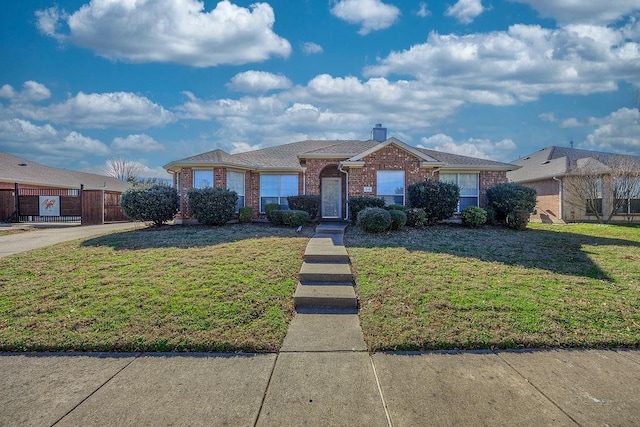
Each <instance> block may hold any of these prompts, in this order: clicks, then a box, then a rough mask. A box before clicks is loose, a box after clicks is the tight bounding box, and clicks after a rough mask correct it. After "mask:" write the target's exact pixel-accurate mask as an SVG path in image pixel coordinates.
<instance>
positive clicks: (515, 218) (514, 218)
mask: <svg viewBox="0 0 640 427" xmlns="http://www.w3.org/2000/svg"><path fill="white" fill-rule="evenodd" d="M529 215H530V214H529V211H520V210H515V211H513V212H510V213H509V215H507V227H509V228H511V229H513V230H525V229H526V228H527V224H529Z"/></svg>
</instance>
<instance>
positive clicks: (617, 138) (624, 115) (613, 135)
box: [580, 108, 640, 156]
mask: <svg viewBox="0 0 640 427" xmlns="http://www.w3.org/2000/svg"><path fill="white" fill-rule="evenodd" d="M589 123H590V124H595V125H596V126H597V128H596V129H595V130H594V131H593V132H591V133H590V134H589V135H588V136H587V138H586V140H585V141H584V143H582V144H580V146H581V148H587V149H592V150H598V151H611V152H615V153H626V154H633V155H636V156H640V113H639V112H638V110H636V109H631V108H621V109H619V110H617V111H614V112H613V113H611V114H609V115H608V116H606V117H602V118H593V117H592V118H590V119H589Z"/></svg>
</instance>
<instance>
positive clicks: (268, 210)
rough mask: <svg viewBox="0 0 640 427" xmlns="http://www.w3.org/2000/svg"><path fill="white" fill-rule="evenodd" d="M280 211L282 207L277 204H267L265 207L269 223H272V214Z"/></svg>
mask: <svg viewBox="0 0 640 427" xmlns="http://www.w3.org/2000/svg"><path fill="white" fill-rule="evenodd" d="M279 210H280V205H279V204H277V203H267V204H266V205H264V212H265V213H266V214H267V219H268V220H269V222H272V221H271V218H270V216H271V213H272V212H273V211H279Z"/></svg>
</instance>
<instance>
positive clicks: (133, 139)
mask: <svg viewBox="0 0 640 427" xmlns="http://www.w3.org/2000/svg"><path fill="white" fill-rule="evenodd" d="M111 148H112V149H113V150H114V151H144V152H153V151H164V146H163V145H162V144H160V143H159V142H158V141H156V140H155V139H153V138H152V137H150V136H149V135H147V134H144V133H143V134H140V135H129V136H127V137H125V138H121V137H117V138H114V139H113V141H112V142H111Z"/></svg>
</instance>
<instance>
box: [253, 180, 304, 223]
mask: <svg viewBox="0 0 640 427" xmlns="http://www.w3.org/2000/svg"><path fill="white" fill-rule="evenodd" d="M263 176H277V177H278V195H277V196H272V195H264V194H263V193H262V190H263V187H262V177H263ZM282 176H295V177H296V192H295V194H293V195H299V194H300V191H299V188H300V176H299V175H298V174H297V173H264V174H260V178H259V182H260V191H259V196H258V208H259V209H260V213H261V214H262V213H265V212H264V211H263V210H262V198H263V197H277V198H278V200H279V201H280V202H281V201H282V199H286V198H287V197H289V196H291V195H292V194H289V195H287V196H282V184H281V179H280V177H282ZM280 204H281V205H282V203H280Z"/></svg>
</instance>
